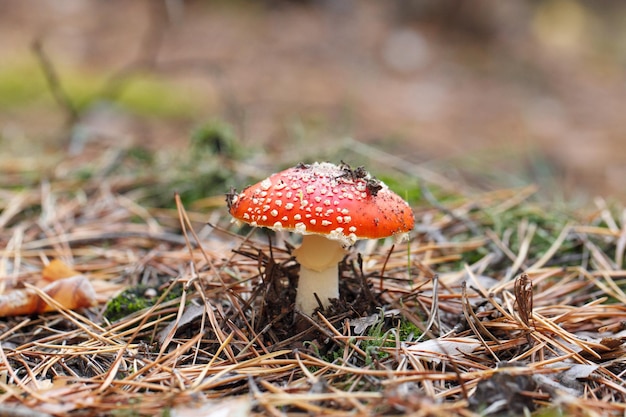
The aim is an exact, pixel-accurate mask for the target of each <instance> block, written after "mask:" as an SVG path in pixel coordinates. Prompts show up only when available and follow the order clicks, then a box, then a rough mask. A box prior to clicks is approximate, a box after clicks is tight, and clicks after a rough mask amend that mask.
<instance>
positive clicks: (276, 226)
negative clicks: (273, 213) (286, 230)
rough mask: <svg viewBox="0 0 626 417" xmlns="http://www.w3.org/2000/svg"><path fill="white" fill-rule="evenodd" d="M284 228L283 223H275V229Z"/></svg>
mask: <svg viewBox="0 0 626 417" xmlns="http://www.w3.org/2000/svg"><path fill="white" fill-rule="evenodd" d="M282 228H283V224H282V223H281V222H276V223H274V229H282Z"/></svg>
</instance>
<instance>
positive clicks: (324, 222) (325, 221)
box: [322, 220, 333, 226]
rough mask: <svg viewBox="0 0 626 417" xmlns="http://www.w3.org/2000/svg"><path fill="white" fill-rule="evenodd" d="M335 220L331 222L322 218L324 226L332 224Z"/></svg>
mask: <svg viewBox="0 0 626 417" xmlns="http://www.w3.org/2000/svg"><path fill="white" fill-rule="evenodd" d="M331 224H333V222H329V221H328V220H322V226H330V225H331Z"/></svg>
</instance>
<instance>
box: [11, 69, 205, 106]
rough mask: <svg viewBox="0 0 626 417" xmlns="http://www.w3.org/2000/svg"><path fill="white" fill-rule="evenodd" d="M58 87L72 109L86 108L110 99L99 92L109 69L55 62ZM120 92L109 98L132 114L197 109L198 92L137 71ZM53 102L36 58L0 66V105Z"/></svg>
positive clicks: (105, 81)
mask: <svg viewBox="0 0 626 417" xmlns="http://www.w3.org/2000/svg"><path fill="white" fill-rule="evenodd" d="M56 71H57V74H58V76H59V79H60V83H61V87H62V88H63V90H64V91H65V93H66V94H67V96H68V98H69V99H70V101H71V103H72V104H73V106H74V107H75V108H76V110H78V111H81V110H85V109H87V108H89V107H90V106H91V105H93V104H94V103H96V102H98V101H103V100H104V101H110V100H108V98H107V97H106V96H104V95H103V94H105V93H106V91H103V88H104V86H105V85H106V83H107V81H108V80H109V77H110V75H109V73H106V75H105V74H100V73H89V72H86V71H80V70H77V69H73V68H67V67H63V66H62V65H57V66H56ZM125 82H126V84H125V88H124V89H123V91H122V94H121V95H120V96H119V97H117V98H116V99H114V100H112V101H113V102H114V103H116V104H117V105H119V106H120V107H121V108H123V109H126V110H127V111H130V112H132V113H135V114H139V115H144V116H152V117H171V118H183V117H191V116H194V115H197V114H198V113H199V111H198V109H199V108H200V104H201V102H202V99H201V96H200V95H199V94H197V95H196V94H193V93H191V94H190V93H189V92H183V91H180V89H177V88H175V87H174V86H173V85H171V83H170V82H168V81H167V80H164V79H161V78H159V77H157V76H154V75H151V74H138V75H134V76H132V77H129V78H127V79H126V80H125ZM41 103H43V104H46V105H51V106H52V105H55V104H54V102H53V99H52V95H51V93H50V88H49V86H48V84H47V82H46V80H45V77H44V75H43V72H42V70H41V68H40V67H39V66H38V65H37V64H36V62H34V61H31V62H19V63H17V62H16V63H13V64H7V65H4V66H3V67H2V68H1V69H0V108H4V109H9V108H19V107H23V106H29V105H34V104H41Z"/></svg>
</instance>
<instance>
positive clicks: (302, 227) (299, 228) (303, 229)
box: [295, 223, 306, 233]
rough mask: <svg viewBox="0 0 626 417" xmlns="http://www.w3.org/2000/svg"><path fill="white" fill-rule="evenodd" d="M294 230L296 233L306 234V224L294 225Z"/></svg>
mask: <svg viewBox="0 0 626 417" xmlns="http://www.w3.org/2000/svg"><path fill="white" fill-rule="evenodd" d="M295 229H296V232H299V233H304V232H306V224H304V223H296V227H295Z"/></svg>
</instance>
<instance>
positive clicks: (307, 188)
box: [306, 185, 315, 194]
mask: <svg viewBox="0 0 626 417" xmlns="http://www.w3.org/2000/svg"><path fill="white" fill-rule="evenodd" d="M314 192H315V187H313V186H312V185H307V186H306V193H307V194H313V193H314Z"/></svg>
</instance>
